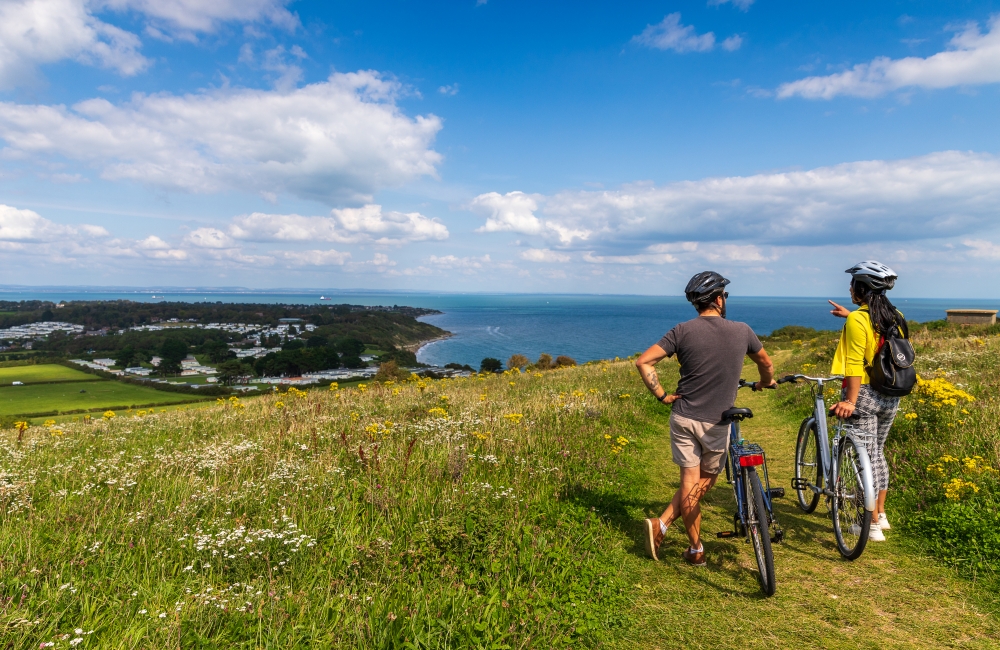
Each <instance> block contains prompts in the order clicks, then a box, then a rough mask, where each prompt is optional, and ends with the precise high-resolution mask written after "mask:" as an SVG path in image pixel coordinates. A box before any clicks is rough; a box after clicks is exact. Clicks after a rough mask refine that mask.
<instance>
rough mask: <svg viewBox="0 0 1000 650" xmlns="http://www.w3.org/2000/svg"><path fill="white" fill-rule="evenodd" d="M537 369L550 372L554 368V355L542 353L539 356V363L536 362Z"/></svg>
mask: <svg viewBox="0 0 1000 650" xmlns="http://www.w3.org/2000/svg"><path fill="white" fill-rule="evenodd" d="M535 367H536V368H538V369H539V370H549V369H550V368H552V355H551V354H547V353H545V352H542V353H541V354H540V355H538V361H536V362H535Z"/></svg>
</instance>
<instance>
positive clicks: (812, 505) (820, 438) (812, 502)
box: [778, 375, 875, 560]
mask: <svg viewBox="0 0 1000 650" xmlns="http://www.w3.org/2000/svg"><path fill="white" fill-rule="evenodd" d="M841 379H843V377H842V376H834V377H807V376H806V375H788V376H787V377H782V378H781V379H779V380H778V383H779V384H786V383H795V382H797V381H799V380H803V381H808V382H811V383H810V388H811V390H812V395H813V413H812V415H811V416H809V417H807V418H806V419H805V420H803V421H802V425H801V426H800V427H799V438H798V441H797V442H796V444H795V478H793V479H792V487H793V488H794V489H795V491H796V494H797V495H798V502H799V507H800V508H802V510H804V511H805V512H812V511H814V510H815V509H816V506H817V505H818V504H819V498H820V496H821V495H823V496H826V499H827V505H828V507H829V509H830V514H831V516H832V518H833V534H834V537H836V538H837V549H838V550H839V551H840V554H841V555H842V556H844V557H845V558H847V559H848V560H855V559H857V558H859V557H861V553H862V552H864V550H865V544H867V543H868V533H869V531H870V530H871V528H870V527H871V523H872V514H873V513H874V511H875V488H874V483H873V481H872V466H871V461H870V459H869V458H868V450H867V449H866V448H865V442H867V441H868V438H869V437H870V436H869V435H868V434H866V433H864V432H862V431H860V430H858V429H857V428H855V427H853V426H851V425H850V424H848V423H846V422H845V421H844V420H843V419H841V420H839V421H838V422H837V424H836V425H835V426H834V433H833V438H832V439H831V438H830V433H829V430H828V427H827V409H826V402H825V400H824V399H823V387H824V384H825V383H827V382H831V381H837V380H841Z"/></svg>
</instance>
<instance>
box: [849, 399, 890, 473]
mask: <svg viewBox="0 0 1000 650" xmlns="http://www.w3.org/2000/svg"><path fill="white" fill-rule="evenodd" d="M898 407H899V398H898V397H887V396H885V395H882V394H881V393H879V392H878V391H876V390H875V389H874V388H872V387H871V386H869V385H868V384H862V385H861V391H860V392H859V393H858V402H857V404H855V406H854V415H852V416H851V417H850V418H848V419H847V423H848V424H852V425H854V427H855V428H857V429H860V430H861V431H862V432H863V433H867V434H868V435H867V436H866V437H865V447H866V448H867V449H868V456H869V458H870V459H871V462H872V475H873V476H872V479H873V480H874V482H875V489H876V490H878V491H882V490H888V489H889V465H888V463H886V461H885V439H886V438H888V437H889V429H891V428H892V421H893V420H894V419H895V417H896V409H897V408H898Z"/></svg>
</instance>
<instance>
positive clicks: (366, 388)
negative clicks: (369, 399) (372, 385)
mask: <svg viewBox="0 0 1000 650" xmlns="http://www.w3.org/2000/svg"><path fill="white" fill-rule="evenodd" d="M358 390H360V391H361V392H362V393H364V392H365V391H367V390H368V385H367V384H358Z"/></svg>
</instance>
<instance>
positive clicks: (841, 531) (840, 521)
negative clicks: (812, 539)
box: [830, 438, 872, 560]
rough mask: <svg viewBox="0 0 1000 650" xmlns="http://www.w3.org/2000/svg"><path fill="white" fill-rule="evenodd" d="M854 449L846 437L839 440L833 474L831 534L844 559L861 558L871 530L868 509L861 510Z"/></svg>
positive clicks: (862, 502)
mask: <svg viewBox="0 0 1000 650" xmlns="http://www.w3.org/2000/svg"><path fill="white" fill-rule="evenodd" d="M862 473H863V469H862V466H861V458H860V457H859V456H858V452H857V449H856V448H855V447H854V444H853V442H852V441H851V440H850V439H849V438H843V439H841V441H840V448H839V449H838V450H837V474H836V476H834V481H835V484H834V486H833V493H834V497H833V499H832V502H831V506H830V510H831V512H832V514H833V534H834V536H835V537H836V538H837V549H838V550H839V551H840V554H841V555H843V556H844V557H845V558H847V559H848V560H856V559H857V558H859V557H861V553H862V552H863V551H864V550H865V544H867V543H868V533H869V532H870V531H871V528H870V527H871V523H872V511H871V510H865V484H864V481H862V480H861V477H862Z"/></svg>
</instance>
